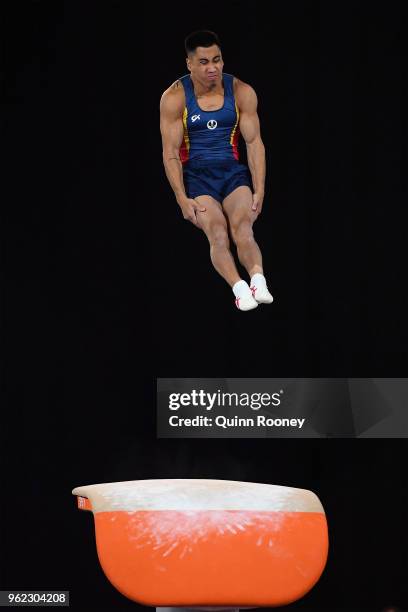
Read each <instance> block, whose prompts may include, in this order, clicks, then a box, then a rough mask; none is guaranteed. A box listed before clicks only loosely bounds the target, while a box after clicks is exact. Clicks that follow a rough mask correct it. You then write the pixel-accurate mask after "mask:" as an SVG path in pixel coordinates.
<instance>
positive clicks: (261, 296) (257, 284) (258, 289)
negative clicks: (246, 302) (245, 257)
mask: <svg viewBox="0 0 408 612" xmlns="http://www.w3.org/2000/svg"><path fill="white" fill-rule="evenodd" d="M251 291H252V295H253V297H254V298H255V300H256V301H257V302H258V304H271V303H272V302H273V297H272V295H271V294H270V293H269V291H268V287H267V286H266V280H265V277H264V275H263V274H259V273H257V274H254V275H253V277H252V278H251Z"/></svg>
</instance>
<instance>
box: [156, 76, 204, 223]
mask: <svg viewBox="0 0 408 612" xmlns="http://www.w3.org/2000/svg"><path fill="white" fill-rule="evenodd" d="M183 110H184V102H183V100H182V99H181V97H180V95H179V92H178V91H175V90H174V89H173V88H170V89H167V90H166V91H165V92H164V94H163V95H162V98H161V100H160V131H161V135H162V144H163V163H164V168H165V171H166V176H167V178H168V181H169V183H170V185H171V188H172V189H173V191H174V195H175V196H176V200H177V202H178V205H179V206H180V208H181V210H182V212H183V217H184V218H185V219H188V220H189V221H191V222H192V223H194V224H195V225H197V217H196V210H197V209H198V210H200V211H202V212H204V211H205V207H203V206H201V205H200V204H198V203H197V202H196V201H195V200H192V199H191V198H188V197H187V195H186V191H185V188H184V181H183V169H182V163H181V160H180V147H181V143H182V141H183V134H184V126H183V120H182V113H183Z"/></svg>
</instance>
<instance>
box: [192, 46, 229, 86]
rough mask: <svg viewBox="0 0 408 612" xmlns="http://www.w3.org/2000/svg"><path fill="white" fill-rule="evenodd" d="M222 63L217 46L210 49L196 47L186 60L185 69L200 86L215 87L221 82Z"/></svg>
mask: <svg viewBox="0 0 408 612" xmlns="http://www.w3.org/2000/svg"><path fill="white" fill-rule="evenodd" d="M223 66H224V62H223V61H222V55H221V50H220V48H219V47H218V45H212V47H197V48H196V50H195V51H194V52H193V53H190V55H189V56H188V58H187V68H188V69H189V71H190V72H191V76H192V77H193V78H194V79H196V80H197V81H198V82H199V83H200V85H204V86H206V87H212V88H213V87H215V86H216V85H218V84H219V83H221V80H222V69H223Z"/></svg>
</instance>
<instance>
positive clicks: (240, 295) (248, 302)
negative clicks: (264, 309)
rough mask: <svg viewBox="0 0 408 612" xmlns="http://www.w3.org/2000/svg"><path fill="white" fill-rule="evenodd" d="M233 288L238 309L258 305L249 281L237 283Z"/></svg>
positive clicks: (250, 308) (248, 308) (249, 308)
mask: <svg viewBox="0 0 408 612" xmlns="http://www.w3.org/2000/svg"><path fill="white" fill-rule="evenodd" d="M232 290H233V292H234V295H235V305H236V307H237V308H238V310H252V309H253V308H256V307H257V306H258V303H257V302H256V300H255V299H254V297H253V295H252V291H251V289H250V287H249V285H248V283H246V282H245V281H244V280H240V281H238V282H237V283H235V285H234V286H233V288H232Z"/></svg>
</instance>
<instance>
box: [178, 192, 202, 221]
mask: <svg viewBox="0 0 408 612" xmlns="http://www.w3.org/2000/svg"><path fill="white" fill-rule="evenodd" d="M178 203H179V206H180V208H181V211H182V213H183V217H184V219H187V220H188V221H191V223H194V225H197V226H198V221H197V211H199V212H205V211H206V210H207V209H206V208H205V206H203V205H202V204H200V203H199V202H197V201H196V200H193V199H192V198H187V197H185V198H182V199H180V200H179V201H178Z"/></svg>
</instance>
